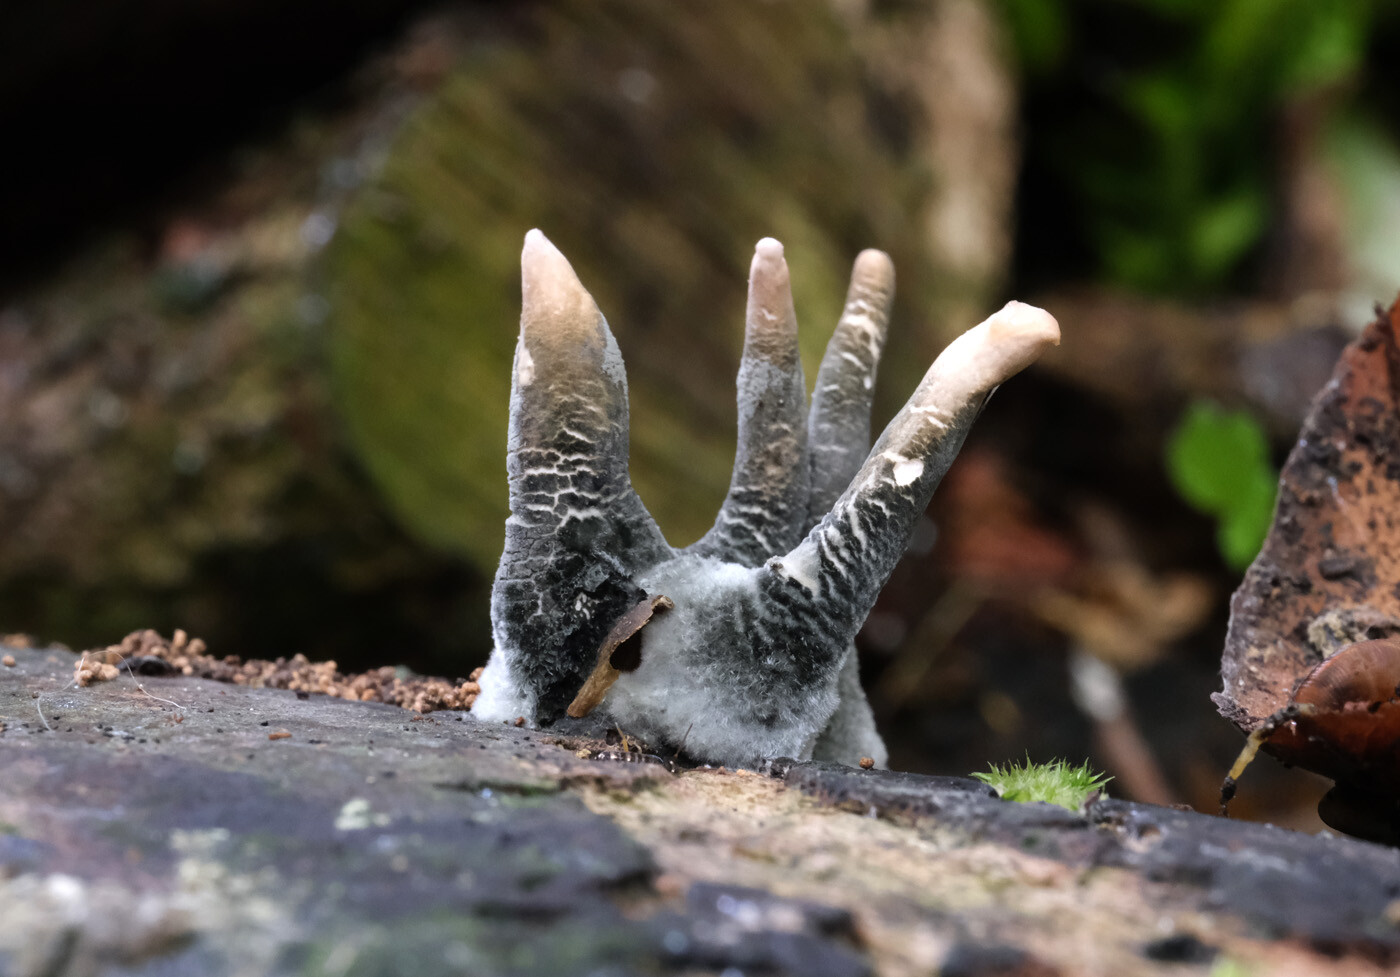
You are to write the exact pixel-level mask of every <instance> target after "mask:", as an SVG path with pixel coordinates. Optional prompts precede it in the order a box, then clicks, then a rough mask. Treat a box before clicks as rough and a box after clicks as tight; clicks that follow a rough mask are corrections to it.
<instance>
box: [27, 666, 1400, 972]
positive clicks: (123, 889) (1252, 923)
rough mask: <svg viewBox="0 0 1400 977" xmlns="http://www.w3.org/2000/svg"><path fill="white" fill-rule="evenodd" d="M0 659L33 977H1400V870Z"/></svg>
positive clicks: (1121, 824) (824, 771)
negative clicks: (393, 976)
mask: <svg viewBox="0 0 1400 977" xmlns="http://www.w3.org/2000/svg"><path fill="white" fill-rule="evenodd" d="M4 650H5V653H6V654H7V655H9V656H10V657H12V658H13V659H14V662H15V664H14V665H12V666H0V724H3V732H0V757H3V760H0V764H3V789H2V790H0V826H3V827H0V974H4V975H5V977H31V975H40V974H43V975H96V974H115V973H123V974H143V975H155V974H167V973H176V972H199V973H204V974H212V975H220V974H243V973H259V974H262V973H267V974H283V973H286V974H290V973H310V974H332V973H334V974H385V973H414V974H418V975H434V974H456V973H493V974H494V973H500V974H541V975H543V974H549V975H564V974H576V973H577V974H583V973H607V974H633V973H638V974H647V973H658V974H660V973H686V974H705V973H722V972H726V970H727V969H728V968H735V969H737V970H739V971H741V972H744V973H776V974H803V975H846V974H850V975H858V974H890V975H903V974H909V975H913V974H927V973H931V972H935V971H937V972H940V973H944V974H963V975H972V974H1027V975H1029V974H1065V975H1068V974H1113V975H1134V974H1144V975H1146V974H1208V973H1212V972H1220V971H1218V970H1213V968H1222V967H1225V966H1228V965H1231V964H1238V965H1240V966H1241V967H1243V968H1244V971H1243V972H1251V973H1263V972H1267V973H1271V974H1275V973H1294V974H1310V975H1329V974H1380V973H1384V972H1388V968H1392V967H1394V966H1395V965H1396V964H1397V963H1400V902H1397V901H1396V900H1397V897H1400V892H1397V889H1396V885H1397V881H1396V880H1400V853H1397V852H1395V851H1394V850H1391V849H1387V848H1382V847H1378V846H1374V845H1369V844H1366V843H1363V842H1355V841H1350V840H1346V839H1341V838H1333V837H1325V836H1323V837H1311V836H1307V835H1302V834H1296V833H1293V832H1288V831H1283V830H1279V829H1275V828H1270V827H1267V826H1263V825H1256V824H1246V823H1239V822H1231V821H1225V820H1221V819H1217V818H1213V817H1208V816H1205V815H1200V814H1195V813H1191V812H1185V811H1178V810H1172V809H1167V808H1155V807H1150V806H1144V805H1136V804H1128V803H1124V802H1118V801H1113V800H1101V801H1097V802H1095V803H1092V804H1091V805H1090V806H1089V808H1088V809H1087V811H1086V812H1084V813H1074V812H1070V811H1067V810H1063V809H1060V808H1056V807H1049V806H1046V805H1038V804H1025V805H1021V804H1011V803H1006V802H1002V801H1000V800H998V799H996V798H994V797H992V796H990V793H989V791H988V789H987V788H985V787H984V786H982V785H981V784H978V783H976V782H975V781H970V780H963V779H960V778H934V777H925V776H917V775H911V774H900V773H890V772H881V771H862V770H857V769H854V768H846V767H839V766H828V765H822V764H788V763H783V762H777V763H774V764H773V765H772V769H770V770H765V771H744V770H735V771H727V770H722V769H720V770H715V769H698V770H685V771H678V772H677V771H675V769H674V768H673V767H672V765H670V764H667V763H665V762H655V761H647V760H642V761H641V762H619V760H618V759H617V757H619V756H621V755H622V754H621V753H620V752H619V750H618V749H617V748H611V749H610V748H609V747H608V746H607V745H606V744H605V743H603V742H601V741H599V740H596V739H591V738H589V736H587V735H586V733H587V732H588V730H587V728H586V727H584V726H581V725H579V724H575V723H566V724H564V725H561V726H560V727H558V728H557V729H555V730H553V731H547V732H533V731H529V730H525V729H519V728H516V727H515V726H513V725H510V724H502V725H494V724H493V725H488V724H485V723H481V722H479V721H476V720H474V719H473V718H472V717H471V716H470V715H469V714H461V713H451V712H438V713H432V714H429V715H426V716H419V715H417V714H415V713H412V712H408V711H405V710H401V709H398V708H394V707H391V706H387V705H382V704H377V703H357V702H347V701H344V700H339V699H331V698H327V697H322V696H318V695H309V696H307V697H305V698H302V696H303V695H306V693H300V694H299V693H296V692H292V691H284V690H274V689H252V688H247V687H244V686H238V685H232V684H223V683H218V682H212V681H208V680H203V679H194V678H153V677H140V678H136V677H133V676H131V675H128V674H123V675H121V676H120V677H119V678H117V679H116V680H113V681H109V682H101V683H97V684H94V685H92V686H89V687H86V688H77V687H75V686H71V685H70V684H69V683H70V680H71V676H72V674H73V665H74V662H75V660H76V658H75V656H74V655H72V654H71V653H69V652H66V651H59V650H52V649H49V650H34V649H21V648H13V649H11V648H6V649H4ZM138 682H139V684H138ZM659 759H660V760H663V761H664V760H666V759H668V758H659ZM1228 972H1231V973H1233V972H1237V971H1235V970H1230V971H1228Z"/></svg>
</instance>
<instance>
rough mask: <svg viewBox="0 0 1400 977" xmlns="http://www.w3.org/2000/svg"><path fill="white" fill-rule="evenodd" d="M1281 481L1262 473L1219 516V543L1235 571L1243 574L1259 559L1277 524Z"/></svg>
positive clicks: (1217, 539) (1264, 472) (1221, 552)
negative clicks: (1275, 503) (1271, 531)
mask: <svg viewBox="0 0 1400 977" xmlns="http://www.w3.org/2000/svg"><path fill="white" fill-rule="evenodd" d="M1277 495H1278V479H1277V478H1275V477H1274V474H1273V472H1272V470H1269V471H1262V470H1261V471H1259V472H1258V473H1257V478H1256V480H1255V482H1254V484H1253V485H1252V486H1251V487H1250V490H1249V491H1248V492H1246V493H1245V494H1244V495H1243V496H1241V497H1240V498H1239V499H1237V500H1236V501H1235V503H1234V504H1233V505H1232V506H1231V507H1230V508H1229V509H1228V510H1226V511H1225V512H1223V513H1221V514H1220V525H1219V526H1218V527H1217V528H1216V543H1217V545H1219V547H1220V555H1221V556H1223V557H1224V558H1225V562H1226V563H1227V564H1229V566H1230V568H1231V569H1232V570H1241V571H1242V570H1244V569H1246V568H1247V567H1248V566H1249V564H1250V563H1252V562H1253V561H1254V558H1255V557H1256V556H1258V555H1259V549H1260V547H1262V546H1263V545H1264V539H1265V537H1267V536H1268V535H1269V527H1270V526H1271V525H1272V524H1273V521H1274V499H1275V497H1276V496H1277Z"/></svg>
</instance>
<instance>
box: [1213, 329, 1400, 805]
mask: <svg viewBox="0 0 1400 977" xmlns="http://www.w3.org/2000/svg"><path fill="white" fill-rule="evenodd" d="M1398 319H1400V302H1397V303H1396V305H1395V306H1394V307H1392V308H1391V309H1390V311H1389V312H1386V311H1385V310H1383V309H1380V308H1377V318H1376V321H1374V322H1373V323H1371V324H1370V325H1369V326H1368V327H1367V328H1366V329H1365V331H1364V332H1363V333H1362V334H1361V335H1360V336H1359V337H1358V338H1357V339H1356V340H1355V341H1354V342H1352V343H1351V344H1350V345H1349V346H1347V348H1346V349H1345V350H1344V351H1343V353H1342V357H1341V359H1340V361H1339V362H1338V364H1337V367H1336V370H1335V371H1334V373H1333V375H1332V380H1331V381H1330V382H1329V383H1328V384H1327V386H1325V387H1324V388H1323V389H1322V391H1321V392H1320V393H1319V394H1318V395H1317V397H1316V399H1315V400H1314V401H1313V404H1312V408H1311V410H1310V411H1309V413H1308V416H1307V419H1306V420H1305V421H1304V423H1303V429H1302V432H1301V433H1300V435H1299V438H1298V443H1297V445H1296V446H1295V447H1294V448H1293V451H1292V453H1291V454H1290V455H1289V457H1288V462H1287V464H1285V466H1284V469H1283V473H1282V477H1281V480H1280V485H1279V498H1278V507H1277V510H1276V511H1275V514H1274V524H1273V527H1272V529H1271V530H1270V532H1269V536H1268V539H1267V540H1266V541H1265V543H1264V548H1263V551H1262V552H1261V553H1260V554H1259V556H1258V558H1257V559H1256V560H1255V561H1254V564H1253V565H1252V566H1251V567H1250V569H1249V572H1248V573H1247V574H1246V576H1245V579H1244V582H1243V583H1242V584H1241V585H1240V588H1239V590H1238V591H1236V593H1235V596H1234V599H1233V600H1232V601H1231V605H1230V612H1231V613H1230V630H1229V634H1228V636H1227V638H1226V644H1225V653H1224V657H1223V660H1222V662H1221V673H1222V677H1223V679H1224V689H1223V691H1222V692H1219V693H1217V694H1216V695H1215V696H1213V698H1214V700H1215V703H1216V705H1217V707H1218V708H1219V709H1220V712H1221V714H1222V715H1224V716H1225V717H1226V718H1227V719H1229V720H1231V721H1232V722H1234V723H1235V724H1236V725H1237V726H1239V727H1240V728H1241V729H1242V730H1245V731H1253V730H1256V729H1258V730H1260V733H1259V734H1258V735H1259V736H1260V737H1264V738H1263V740H1262V745H1263V748H1264V749H1265V750H1267V751H1268V752H1270V753H1272V754H1274V755H1275V756H1277V757H1278V758H1279V759H1280V760H1283V761H1284V762H1285V763H1289V764H1294V765H1297V766H1300V767H1304V768H1306V769H1309V770H1314V771H1316V772H1318V773H1321V774H1324V775H1326V776H1328V777H1331V778H1333V779H1334V780H1336V781H1337V782H1338V787H1339V789H1342V790H1344V791H1345V792H1348V793H1356V792H1360V793H1362V794H1366V795H1369V796H1372V797H1374V798H1379V799H1387V798H1388V799H1389V800H1385V803H1386V804H1391V803H1392V802H1393V800H1394V799H1395V797H1396V795H1397V794H1398V793H1400V693H1397V689H1396V680H1397V679H1400V674H1391V672H1392V671H1394V670H1395V669H1394V660H1396V656H1393V655H1379V654H1375V653H1374V648H1375V647H1376V646H1374V645H1369V644H1365V645H1363V643H1364V642H1372V641H1375V640H1376V639H1384V638H1390V637H1392V636H1397V635H1400V345H1398V344H1397V341H1396V334H1395V326H1396V323H1397V320H1398ZM1333 656H1335V658H1334V657H1333ZM1324 661H1326V662H1328V666H1327V668H1326V669H1325V670H1324V669H1321V668H1320V666H1321V664H1322V663H1323V662H1324ZM1377 668H1380V669H1382V670H1384V671H1385V674H1384V675H1381V674H1379V673H1376V669H1377ZM1324 673H1325V674H1324ZM1324 680H1325V683H1326V686H1327V694H1326V695H1322V694H1321V689H1322V684H1323V682H1324ZM1347 690H1352V691H1347ZM1285 710H1286V712H1284V711H1285ZM1397 810H1400V808H1397ZM1322 813H1323V816H1324V818H1325V819H1328V820H1329V821H1330V820H1331V819H1330V818H1327V812H1326V810H1325V809H1324V810H1323V812H1322ZM1337 826H1339V827H1343V829H1344V830H1350V829H1349V828H1346V827H1344V826H1342V825H1337Z"/></svg>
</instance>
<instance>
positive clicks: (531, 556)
mask: <svg viewBox="0 0 1400 977" xmlns="http://www.w3.org/2000/svg"><path fill="white" fill-rule="evenodd" d="M521 269H522V285H523V288H522V291H523V309H522V312H521V328H520V342H519V345H518V346H517V348H516V358H515V374H514V378H513V383H512V389H511V413H510V417H511V420H510V435H509V443H508V451H507V471H508V474H509V481H510V507H511V516H510V518H509V519H508V520H507V522H506V545H505V551H504V553H503V554H502V556H501V564H500V568H499V569H498V571H497V575H496V583H495V587H494V589H493V592H492V601H491V619H492V628H493V634H494V638H495V649H494V650H493V652H492V655H491V660H490V662H489V663H488V665H487V668H486V671H485V673H484V674H483V675H482V677H481V689H482V691H481V696H480V698H478V700H477V702H476V706H475V708H474V712H475V714H476V715H478V716H479V717H481V718H484V719H497V720H499V719H514V718H515V717H517V716H524V717H525V718H526V719H527V720H528V721H530V722H532V723H537V724H548V723H551V722H553V721H555V720H556V719H558V718H559V717H560V716H561V715H562V714H563V713H564V712H565V710H566V708H567V709H568V711H569V713H570V714H571V715H581V714H583V713H586V712H587V711H589V710H591V709H593V708H598V709H599V710H601V711H603V712H605V713H606V715H607V717H608V719H609V720H610V721H612V722H615V723H617V724H618V725H619V726H620V727H621V728H622V729H624V730H625V731H626V732H628V733H629V734H631V735H634V736H638V737H640V738H642V739H643V740H645V741H647V742H649V743H651V744H653V746H654V747H660V746H663V745H670V746H672V747H678V746H679V745H680V744H681V743H682V742H684V744H685V749H686V752H687V753H689V754H690V755H691V756H693V757H695V758H696V759H700V760H705V761H709V762H713V763H725V764H730V765H749V764H753V763H756V762H760V761H762V760H764V759H768V758H772V757H777V756H790V757H796V758H808V757H816V758H818V759H831V760H838V761H841V762H845V763H856V762H858V761H859V760H860V758H861V757H873V758H874V759H875V760H876V762H877V763H878V764H879V765H883V764H884V762H885V759H886V756H887V754H886V751H885V747H884V744H883V743H882V742H881V740H880V738H879V734H878V733H877V732H876V730H875V725H874V721H873V719H872V717H871V714H870V708H869V706H868V705H867V704H866V701H865V696H864V693H863V692H862V690H861V687H860V680H859V674H858V669H857V668H856V660H855V650H854V643H853V642H854V638H855V634H856V631H857V630H859V628H860V626H861V624H862V623H864V621H865V618H866V616H867V615H868V614H869V613H870V609H871V607H872V605H873V604H874V602H875V598H876V596H877V595H878V594H879V592H880V589H881V587H883V586H884V584H885V581H886V580H888V579H889V575H890V573H891V572H892V571H893V570H894V566H895V563H896V562H897V561H898V559H899V556H900V554H901V553H902V552H903V551H904V548H905V545H906V544H907V542H908V539H909V536H910V534H911V533H912V531H913V528H914V525H915V523H916V522H917V520H918V519H919V516H920V515H921V514H922V512H923V511H924V509H925V507H926V506H927V505H928V502H929V499H930V497H931V496H932V495H933V491H934V489H935V488H936V487H937V485H938V482H939V480H940V479H941V478H942V477H943V475H944V473H945V472H946V471H947V470H948V467H949V465H951V463H952V461H953V458H954V457H955V456H956V455H957V452H958V449H959V448H960V447H961V445H962V442H963V439H964V438H965V437H966V435H967V432H968V430H969V429H970V428H971V426H972V422H973V421H974V420H975V419H976V417H977V414H978V412H979V411H980V409H981V407H982V404H983V403H984V402H985V400H986V398H987V396H988V395H989V394H990V393H991V391H992V390H993V389H994V388H995V387H996V386H997V385H999V384H1000V383H1002V382H1003V381H1004V380H1006V379H1008V378H1009V377H1011V376H1012V375H1014V374H1015V373H1017V372H1019V371H1020V370H1022V369H1024V368H1025V367H1026V366H1028V365H1030V363H1032V362H1033V361H1034V360H1035V359H1036V358H1037V357H1038V356H1039V355H1040V354H1041V353H1042V352H1043V351H1044V350H1045V349H1046V348H1048V347H1049V346H1051V345H1055V344H1057V343H1058V342H1059V328H1058V326H1057V324H1056V323H1055V320H1054V318H1052V317H1051V316H1050V315H1049V314H1048V313H1046V312H1044V311H1042V310H1040V309H1036V308H1034V307H1032V306H1028V305H1023V304H1021V303H1018V302H1012V303H1009V304H1008V305H1007V306H1006V307H1005V308H1003V309H1002V310H1001V311H999V312H997V313H996V314H994V315H993V316H991V318H989V319H987V320H986V321H985V322H983V323H982V324H981V325H978V326H976V327H974V328H973V329H971V330H969V331H968V332H966V333H964V334H963V335H962V336H961V337H959V338H958V339H957V340H955V341H954V342H953V343H952V344H950V345H949V346H948V348H947V349H946V350H944V351H943V353H942V354H941V355H940V356H939V357H938V359H937V360H936V361H935V362H934V364H933V365H932V366H931V367H930V368H929V370H928V373H927V374H926V375H925V377H924V379H923V381H922V382H921V383H920V384H919V386H918V388H917V389H916V390H915V392H914V395H913V397H911V398H910V400H909V402H908V403H907V404H905V406H904V408H903V409H902V410H901V411H900V412H899V413H898V414H897V415H896V416H895V418H894V419H893V420H892V421H891V422H890V424H889V426H888V427H887V428H886V429H885V431H884V433H883V434H881V435H880V438H879V439H878V441H877V442H876V444H875V446H874V447H873V448H871V447H870V445H869V442H870V408H871V395H872V391H873V387H874V380H875V372H876V368H877V365H878V363H879V358H880V352H881V348H882V347H883V344H884V337H885V327H886V324H887V322H888V318H889V310H890V305H891V303H892V301H893V297H894V269H893V266H892V265H891V264H890V260H889V258H888V257H887V256H886V255H884V254H883V253H881V252H879V251H865V252H863V253H862V254H861V255H860V256H859V257H858V258H857V259H856V263H855V268H854V271H853V273H852V280H851V287H850V291H849V293H848V295H847V299H846V307H845V311H844V312H843V314H842V317H841V320H840V323H839V324H838V326H837V329H836V332H835V334H834V335H833V336H832V339H831V342H830V343H829V344H828V346H827V350H826V355H825V356H824V358H823V360H822V364H821V368H820V370H819V372H818V375H817V383H816V390H815V392H814V394H813V397H812V403H811V406H810V408H809V407H808V405H807V398H806V388H805V383H804V380H803V376H802V366H801V363H800V361H799V358H798V354H797V321H796V315H795V314H794V312H793V307H792V295H791V290H790V287H789V281H788V268H787V263H786V261H785V260H784V259H783V249H782V245H780V244H779V243H778V242H777V241H774V240H772V239H771V238H765V239H763V240H762V241H760V242H759V243H758V246H757V248H756V249H755V254H754V260H753V265H752V268H751V271H750V279H749V302H748V311H747V323H746V330H745V340H744V354H743V359H742V361H741V365H740V368H739V379H738V391H739V396H738V401H739V438H738V448H737V451H736V453H735V464H734V474H733V478H732V481H731V483H730V488H729V493H728V495H727V496H726V498H725V500H724V504H723V506H722V507H721V509H720V512H719V515H718V517H717V518H716V520H715V524H714V527H713V528H712V529H711V530H710V531H709V532H708V533H706V535H705V536H704V537H703V538H702V539H701V540H700V541H699V542H697V543H695V544H694V545H692V546H690V547H687V548H684V549H675V548H673V547H671V546H670V545H668V544H667V543H666V541H665V539H664V537H663V536H662V534H661V532H660V530H659V529H658V528H657V526H656V523H655V522H654V521H653V520H652V518H651V516H650V514H648V513H647V511H646V507H645V506H644V505H643V504H642V502H641V500H640V499H639V498H638V497H637V494H636V492H635V491H634V490H633V489H632V485H631V481H630V479H629V478H628V474H627V432H628V416H627V380H626V375H625V373H624V370H623V366H622V357H621V354H620V353H619V352H618V348H617V344H616V342H615V341H614V339H613V337H612V333H611V332H610V331H609V330H608V327H607V323H606V321H605V320H604V319H603V316H602V313H601V312H599V311H598V308H597V306H596V305H595V304H594V302H593V299H592V297H591V296H590V295H589V294H588V292H587V291H586V290H585V289H584V287H583V285H582V284H581V283H580V282H579V280H578V278H577V276H575V274H574V272H573V269H572V267H570V265H569V263H568V261H567V260H566V259H565V258H564V256H563V255H562V254H560V253H559V251H558V250H557V249H555V248H554V246H553V245H552V244H550V243H549V241H548V240H546V239H545V237H544V235H543V234H541V233H540V232H539V231H537V230H536V231H531V232H530V233H529V234H527V235H526V238H525V248H524V252H523V254H522V256H521ZM653 609H654V610H655V611H657V612H661V611H664V613H653Z"/></svg>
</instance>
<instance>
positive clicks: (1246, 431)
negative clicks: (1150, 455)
mask: <svg viewBox="0 0 1400 977" xmlns="http://www.w3.org/2000/svg"><path fill="white" fill-rule="evenodd" d="M1268 455H1269V446H1268V442H1267V440H1266V439H1265V437H1264V431H1263V429H1262V428H1260V426H1259V424H1258V422H1256V421H1255V420H1254V419H1253V418H1252V417H1250V416H1249V415H1248V414H1246V413H1243V412H1230V411H1225V410H1222V409H1221V408H1220V407H1219V406H1218V405H1216V404H1214V403H1211V402H1209V401H1197V402H1196V403H1193V404H1192V405H1191V406H1190V407H1189V408H1187V411H1186V416H1185V417H1184V418H1182V421H1181V423H1180V424H1179V425H1178V426H1177V428H1176V430H1175V431H1174V432H1173V433H1172V435H1171V437H1170V439H1169V440H1168V441H1167V472H1168V474H1169V475H1170V476H1171V481H1172V485H1173V487H1175V489H1176V490H1177V492H1178V493H1179V494H1180V495H1181V497H1182V498H1183V499H1185V500H1186V501H1187V502H1188V503H1190V504H1191V505H1192V506H1193V507H1194V508H1196V509H1199V510H1201V511H1202V512H1207V513H1210V514H1211V515H1216V516H1218V515H1222V514H1223V513H1226V512H1229V511H1231V510H1233V509H1235V508H1236V507H1238V506H1239V505H1240V504H1241V500H1244V499H1247V498H1252V497H1253V496H1254V493H1257V491H1258V484H1259V478H1260V473H1261V472H1263V473H1268V474H1271V473H1272V468H1271V466H1270V464H1269V457H1268Z"/></svg>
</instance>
